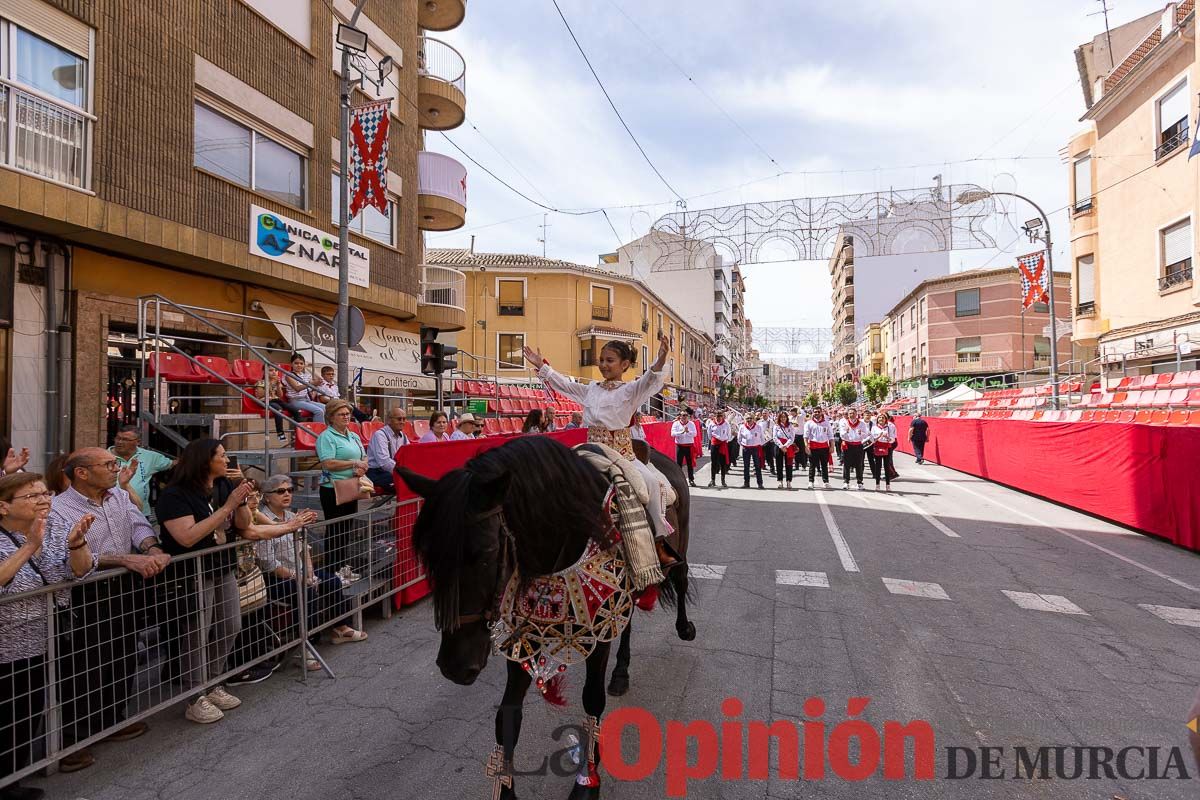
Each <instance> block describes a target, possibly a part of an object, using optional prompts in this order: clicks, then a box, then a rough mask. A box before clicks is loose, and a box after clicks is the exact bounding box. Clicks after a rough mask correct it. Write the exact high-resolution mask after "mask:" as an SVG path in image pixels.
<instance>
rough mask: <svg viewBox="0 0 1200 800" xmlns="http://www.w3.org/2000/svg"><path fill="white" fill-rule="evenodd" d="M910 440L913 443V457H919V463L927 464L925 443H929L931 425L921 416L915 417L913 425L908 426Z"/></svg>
mask: <svg viewBox="0 0 1200 800" xmlns="http://www.w3.org/2000/svg"><path fill="white" fill-rule="evenodd" d="M908 439H909V441H910V442H912V446H913V455H915V456H916V457H917V463H918V464H923V463H925V443H926V442H928V441H929V423H928V422H926V421H925V419H924V418H923V417H922V416H921V415H920V414H917V415H916V416H914V417H913V420H912V423H910V424H909V426H908Z"/></svg>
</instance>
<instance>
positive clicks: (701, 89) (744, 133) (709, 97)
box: [609, 0, 783, 170]
mask: <svg viewBox="0 0 1200 800" xmlns="http://www.w3.org/2000/svg"><path fill="white" fill-rule="evenodd" d="M609 3H610V4H611V5H612V6H613V7H614V8H615V9H617V11H618V12H620V14H621V16H623V17H624V18H625V19H627V20H628V21H629V24H630V25H632V26H633V27H634V28H635V29H636V30H637V32H638V33H640V34H641V35H642V36H643V37H644V38H645V39H646V41H648V42H650V44H652V45H654V47H655V48H657V49H658V52H660V53H662V55H663V58H665V59H667V61H670V62H671V65H672V66H674V67H675V69H677V70H679V73H680V74H681V75H683V77H685V78H687V80H688V82H689V83H691V84H692V86H694V87H695V88H696V91H698V92H700V94H702V95H704V98H705V99H706V100H708V102H710V103H712V104H713V107H714V108H716V109H717V110H718V111H720V112H721V114H722V115H724V117H725V119H727V120H729V122H730V123H731V124H732V125H733V127H735V128H737V129H738V131H739V132H740V133H741V134H742V136H745V137H746V140H747V141H748V142H750V144H752V145H754V146H755V147H756V148H757V149H758V151H759V152H760V153H762V154H763V155H764V156H766V159H767V160H768V161H770V162H771V163H772V164H774V165H775V166H776V168H778V169H780V170H783V166H782V165H780V163H779V162H778V161H776V160H775V157H774V156H773V155H771V154H770V153H768V152H767V149H766V148H765V147H763V146H762V145H761V144H759V143H758V140H757V139H755V138H754V137H753V136H751V135H750V134H749V132H747V131H746V129H745V128H743V127H742V126H741V124H740V123H739V122H738V121H737V120H736V119H734V118H733V116H732V115H731V114H730V113H729V112H728V111H726V110H725V109H724V108H722V107H721V104H720V103H718V102H717V101H716V99H715V98H714V97H713V96H712V95H710V94H709V93H708V92H706V91H704V87H703V86H701V85H700V84H699V83H697V82H696V79H695V78H693V77H692V76H691V75H689V74H688V72H687V70H685V69H684V68H683V67H682V66H680V64H679V62H678V61H676V60H675V59H673V58H671V54H670V53H668V52H667V51H666V50H665V49H663V46H662V45H660V44H659V43H658V42H657V41H655V40H654V38H653V37H652V36H650V34H648V33H646V31H645V30H643V29H642V26H641V25H638V24H637V22H636V21H634V19H633V17H631V16H629V14H628V13H626V11H625V9H623V8H621V5H620V4H619V3H618V2H617V0H609Z"/></svg>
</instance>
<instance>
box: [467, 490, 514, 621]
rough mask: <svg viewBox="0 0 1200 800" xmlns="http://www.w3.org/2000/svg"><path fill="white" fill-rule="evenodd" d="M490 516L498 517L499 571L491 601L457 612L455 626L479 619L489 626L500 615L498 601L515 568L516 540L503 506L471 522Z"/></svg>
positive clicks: (500, 599) (474, 518) (502, 597)
mask: <svg viewBox="0 0 1200 800" xmlns="http://www.w3.org/2000/svg"><path fill="white" fill-rule="evenodd" d="M492 517H499V518H500V531H499V537H500V571H499V573H498V574H497V577H496V586H495V587H494V588H493V590H492V599H491V603H490V604H489V606H488V607H487V608H483V609H480V610H479V611H476V612H473V613H471V614H459V615H458V617H457V618H455V620H454V627H455V628H461V627H462V626H463V625H469V624H471V623H473V622H481V621H482V622H486V623H487V624H488V625H489V626H491V625H492V623H494V622H495V621H496V620H497V619H498V618H499V616H500V603H501V601H502V600H503V599H504V589H505V587H507V586H508V581H509V578H511V577H512V574H513V570H514V569H516V564H517V553H516V540H515V539H514V538H513V533H512V529H510V528H509V527H508V521H507V520H506V519H505V518H504V507H503V506H496V507H495V508H493V509H492V510H490V511H485V512H483V513H482V514H480V515H478V516H476V517H473V518H472V519H471V522H484V521H486V520H489V519H491V518H492Z"/></svg>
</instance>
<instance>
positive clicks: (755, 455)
mask: <svg viewBox="0 0 1200 800" xmlns="http://www.w3.org/2000/svg"><path fill="white" fill-rule="evenodd" d="M737 440H738V444H740V445H741V446H742V456H743V459H742V478H743V481H744V484H745V485H744V486H743V487H742V488H743V489H749V488H750V462H751V461H753V462H754V478H755V480H757V481H758V488H760V489H765V488H766V487H765V486H763V479H762V460H763V445H764V444H766V443H767V434H766V430H765V426H764V425H763V424H762V423H760V422H759V421H758V418H757V417H756V416H755V415H754V413H753V412H751V413H749V414H747V415H746V421H745V422H743V423H742V424H741V425H739V426H738V432H737Z"/></svg>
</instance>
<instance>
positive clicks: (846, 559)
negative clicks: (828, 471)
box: [816, 489, 859, 572]
mask: <svg viewBox="0 0 1200 800" xmlns="http://www.w3.org/2000/svg"><path fill="white" fill-rule="evenodd" d="M816 494H817V502H818V503H819V504H820V505H821V516H823V517H824V518H825V527H827V528H829V535H830V536H831V537H832V538H833V546H834V547H835V548H836V549H837V554H838V558H839V559H841V562H842V569H844V570H846V572H858V571H859V570H858V562H857V561H855V560H854V554H853V553H851V552H850V545H849V544H847V543H846V537H845V536H842V532H841V530H839V529H838V526H837V522H835V521H834V519H833V512H831V511H830V510H829V503H827V502H826V501H825V492H823V491H821V490H820V489H818V490H817V491H816Z"/></svg>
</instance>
